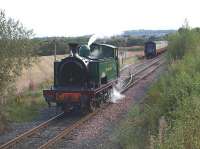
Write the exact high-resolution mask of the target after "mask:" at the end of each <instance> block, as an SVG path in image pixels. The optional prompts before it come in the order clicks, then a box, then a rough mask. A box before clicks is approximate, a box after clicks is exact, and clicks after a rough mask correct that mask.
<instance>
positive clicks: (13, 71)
mask: <svg viewBox="0 0 200 149" xmlns="http://www.w3.org/2000/svg"><path fill="white" fill-rule="evenodd" d="M32 36H33V31H32V30H27V29H26V28H25V27H24V26H23V25H22V24H21V23H20V22H19V21H15V20H13V19H12V18H7V17H6V15H5V12H4V11H3V10H0V101H1V103H2V102H3V101H5V98H6V96H7V95H8V94H9V93H10V90H11V88H12V86H13V83H14V82H15V79H16V77H17V76H19V75H20V73H21V71H22V69H23V68H24V67H28V66H29V65H30V63H31V61H32V57H33V55H34V50H33V46H32V41H31V40H30V38H31V37H32Z"/></svg>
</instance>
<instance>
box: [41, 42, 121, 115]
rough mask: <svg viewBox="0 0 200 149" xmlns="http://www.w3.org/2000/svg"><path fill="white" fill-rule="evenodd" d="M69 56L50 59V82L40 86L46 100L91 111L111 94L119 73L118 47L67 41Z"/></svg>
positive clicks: (62, 105) (58, 104)
mask: <svg viewBox="0 0 200 149" xmlns="http://www.w3.org/2000/svg"><path fill="white" fill-rule="evenodd" d="M69 48H70V51H71V54H70V56H68V57H66V58H64V59H62V60H61V61H55V62H54V84H53V86H52V87H51V88H50V89H47V90H43V96H44V98H45V100H46V102H47V103H48V104H49V105H51V103H56V105H57V106H58V107H61V108H62V109H63V110H64V111H69V110H72V109H78V110H80V111H81V112H82V113H86V112H91V111H94V110H95V109H96V108H98V107H99V106H100V105H101V103H104V102H106V101H107V100H108V99H109V98H110V96H111V90H112V88H113V86H114V85H115V84H116V83H117V78H118V77H119V62H118V49H117V48H116V47H115V46H112V45H107V44H97V43H93V44H91V45H90V46H88V45H78V44H76V43H70V44H69Z"/></svg>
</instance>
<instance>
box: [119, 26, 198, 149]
mask: <svg viewBox="0 0 200 149" xmlns="http://www.w3.org/2000/svg"><path fill="white" fill-rule="evenodd" d="M199 37H200V34H199V32H198V30H196V29H188V28H186V29H182V30H179V32H178V33H176V34H174V35H171V37H170V40H171V41H170V45H169V51H168V58H169V59H168V60H169V62H170V63H169V65H168V69H167V71H166V73H165V74H163V76H162V77H161V78H160V79H159V81H158V82H156V83H155V84H154V85H153V86H152V87H151V89H150V90H149V92H148V95H147V97H146V99H145V100H144V102H143V103H141V104H140V105H136V106H134V107H133V108H132V110H131V111H130V112H129V113H130V114H129V116H128V118H127V120H126V122H124V123H123V124H122V126H121V127H120V129H119V131H118V132H117V138H118V141H119V142H120V144H121V145H122V147H124V148H139V149H144V148H158V149H184V148H185V149H188V148H200V141H199V138H200V108H199V107H200V59H199V57H200V48H199V45H200V38H199ZM162 119H164V123H160V121H161V120H162Z"/></svg>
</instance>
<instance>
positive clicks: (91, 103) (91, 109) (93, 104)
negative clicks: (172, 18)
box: [89, 100, 97, 112]
mask: <svg viewBox="0 0 200 149" xmlns="http://www.w3.org/2000/svg"><path fill="white" fill-rule="evenodd" d="M96 109H97V102H96V101H94V100H90V106H89V111H90V112H94V111H95V110H96Z"/></svg>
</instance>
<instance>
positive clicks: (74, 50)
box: [69, 43, 78, 56]
mask: <svg viewBox="0 0 200 149" xmlns="http://www.w3.org/2000/svg"><path fill="white" fill-rule="evenodd" d="M69 50H70V52H71V55H72V56H75V55H76V54H78V44H77V43H69Z"/></svg>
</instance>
